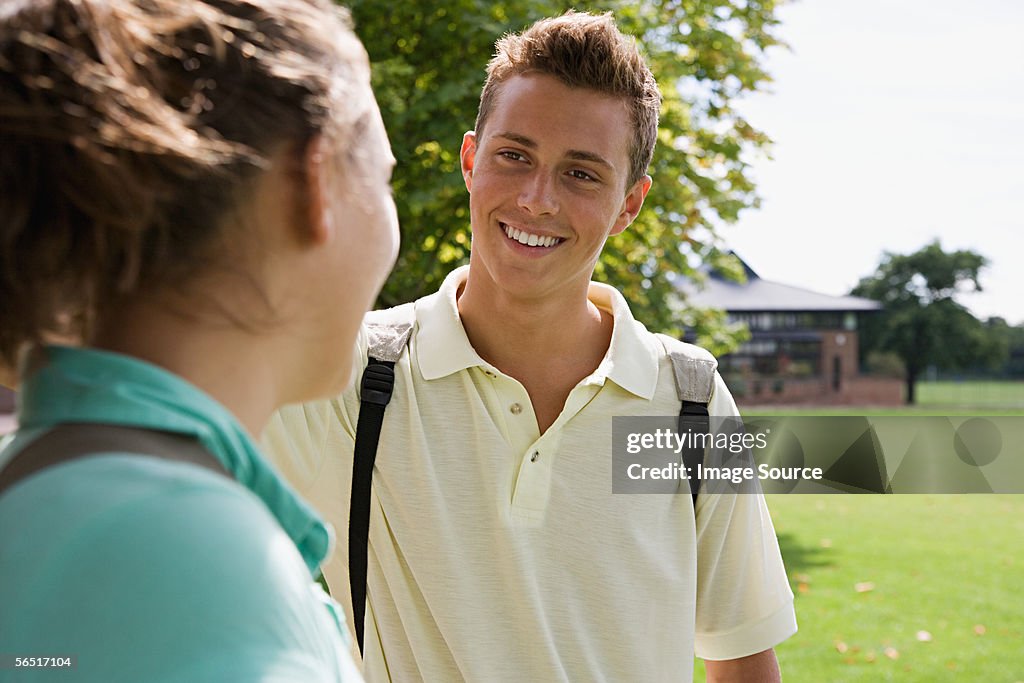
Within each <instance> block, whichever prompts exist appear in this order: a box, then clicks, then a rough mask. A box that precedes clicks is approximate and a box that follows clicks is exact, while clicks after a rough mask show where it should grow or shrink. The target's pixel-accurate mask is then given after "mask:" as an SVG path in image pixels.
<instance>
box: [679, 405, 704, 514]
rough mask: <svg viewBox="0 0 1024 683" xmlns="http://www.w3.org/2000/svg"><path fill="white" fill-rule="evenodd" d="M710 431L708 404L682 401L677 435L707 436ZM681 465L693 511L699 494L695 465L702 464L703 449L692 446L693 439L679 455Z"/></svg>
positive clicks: (689, 440) (698, 481)
mask: <svg viewBox="0 0 1024 683" xmlns="http://www.w3.org/2000/svg"><path fill="white" fill-rule="evenodd" d="M710 429H711V418H710V417H709V416H708V404H707V403H699V402H697V401H686V400H684V401H683V405H682V407H680V409H679V433H680V434H683V433H685V432H692V433H694V434H707V433H708V432H709V431H710ZM681 455H682V458H683V465H684V466H685V467H686V471H687V478H688V479H689V480H690V493H691V495H692V496H693V509H694V510H696V509H697V496H698V495H699V494H700V482H701V480H700V478H698V477H697V465H698V464H704V449H703V448H697V447H696V446H694V445H693V439H687V442H686V447H685V448H683V451H682V453H681Z"/></svg>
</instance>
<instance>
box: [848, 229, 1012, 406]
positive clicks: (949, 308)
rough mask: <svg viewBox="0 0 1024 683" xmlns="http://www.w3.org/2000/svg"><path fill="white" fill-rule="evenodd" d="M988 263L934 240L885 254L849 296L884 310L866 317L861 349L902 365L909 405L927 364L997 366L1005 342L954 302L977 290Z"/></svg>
mask: <svg viewBox="0 0 1024 683" xmlns="http://www.w3.org/2000/svg"><path fill="white" fill-rule="evenodd" d="M986 263H987V261H986V259H985V258H984V257H983V256H981V255H980V254H978V253H976V252H974V251H970V250H962V251H954V252H946V251H943V249H942V245H941V244H940V243H939V242H938V241H937V240H936V241H935V242H932V243H931V244H928V245H926V246H925V247H922V248H921V249H920V250H918V251H916V252H914V253H913V254H907V255H902V254H893V253H889V252H886V253H885V254H884V255H883V257H882V261H881V263H880V264H879V265H878V269H877V270H876V272H875V273H874V274H873V275H871V276H869V277H866V278H862V279H861V281H860V283H859V284H858V285H857V286H856V287H855V288H854V289H853V291H852V294H854V295H856V296H863V297H867V298H868V299H874V300H875V301H878V302H881V303H882V304H883V305H884V310H883V312H882V313H881V314H879V315H878V316H873V317H870V318H868V319H867V320H865V321H864V325H863V328H862V330H863V331H862V332H861V352H862V353H864V354H867V353H870V352H872V351H876V350H878V351H891V352H894V353H896V354H897V355H898V356H899V357H900V358H901V359H902V360H903V363H904V365H905V366H906V381H907V403H914V398H915V394H914V389H915V386H916V383H917V380H918V378H919V376H920V375H921V373H922V372H923V371H924V370H925V368H927V367H929V366H935V367H936V368H941V369H957V368H964V367H968V366H971V365H977V364H983V365H992V366H994V365H998V364H1000V363H1002V362H1003V361H1004V359H1005V355H1006V347H1005V345H1001V344H1000V343H999V342H998V340H997V338H996V337H994V336H993V335H991V334H990V333H989V332H988V330H987V329H986V327H985V325H984V324H983V323H982V322H981V321H979V320H978V319H977V318H975V317H974V316H973V315H972V314H971V312H970V311H968V310H967V309H966V308H965V307H964V306H963V305H962V304H960V303H959V302H958V301H956V299H955V297H956V296H957V295H959V294H962V293H966V292H971V291H981V285H980V283H979V282H978V277H979V274H980V272H981V270H982V268H984V267H985V265H986Z"/></svg>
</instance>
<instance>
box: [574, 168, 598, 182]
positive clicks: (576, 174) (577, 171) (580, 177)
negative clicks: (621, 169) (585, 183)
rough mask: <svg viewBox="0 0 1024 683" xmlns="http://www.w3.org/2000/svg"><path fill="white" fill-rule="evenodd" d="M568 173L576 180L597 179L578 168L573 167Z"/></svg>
mask: <svg viewBox="0 0 1024 683" xmlns="http://www.w3.org/2000/svg"><path fill="white" fill-rule="evenodd" d="M569 175H571V176H572V177H573V178H576V179H578V180H590V181H596V180H597V178H595V177H594V176H592V175H590V174H589V173H587V172H586V171H583V170H580V169H578V168H574V169H573V170H571V171H569Z"/></svg>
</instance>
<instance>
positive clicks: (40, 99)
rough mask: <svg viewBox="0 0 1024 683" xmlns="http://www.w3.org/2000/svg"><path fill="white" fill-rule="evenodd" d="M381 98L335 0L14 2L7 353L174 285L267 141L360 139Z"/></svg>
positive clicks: (9, 36) (1, 275)
mask: <svg viewBox="0 0 1024 683" xmlns="http://www.w3.org/2000/svg"><path fill="white" fill-rule="evenodd" d="M371 105H372V95H371V94H370V88H369V62H368V60H367V57H366V52H365V50H363V48H362V45H361V44H360V43H359V41H358V39H357V38H356V37H355V35H354V34H353V33H352V30H351V28H350V25H349V20H348V15H347V14H346V13H345V12H344V11H342V10H340V9H339V8H337V7H336V6H334V5H333V4H332V3H331V2H330V1H329V0H33V1H31V2H15V3H14V4H13V5H11V4H8V5H7V6H6V7H5V8H4V9H2V10H0V112H2V116H0V140H3V143H2V145H0V358H3V359H4V360H6V361H7V362H11V361H12V360H13V359H14V357H15V356H16V355H17V352H18V349H19V348H20V347H22V346H23V345H24V344H25V343H38V342H40V341H44V340H45V339H47V338H50V337H53V336H68V337H72V338H76V337H78V336H80V335H81V334H82V333H83V332H84V331H86V330H88V329H89V326H90V325H91V324H92V323H94V322H95V320H97V319H99V318H101V317H102V314H103V313H104V312H105V311H109V310H111V307H112V306H115V305H116V303H117V300H118V298H119V297H124V296H128V295H131V294H133V293H136V292H138V291H140V290H144V289H145V288H156V287H159V286H165V285H169V284H171V283H174V282H180V281H181V279H182V276H183V274H191V272H192V271H193V270H194V269H196V263H197V262H202V261H203V260H204V259H208V258H209V252H211V251H212V247H211V245H213V244H215V240H216V239H217V238H218V235H217V230H216V229H215V228H216V227H217V226H218V225H220V223H221V221H222V220H223V218H224V216H226V215H228V214H229V213H230V212H231V211H232V210H234V209H235V208H236V207H237V206H238V202H239V199H240V197H241V196H243V192H244V188H245V187H246V186H247V181H248V180H249V179H250V178H252V177H253V176H255V174H256V172H257V171H258V170H259V169H260V168H264V167H265V165H266V162H267V159H268V158H270V156H271V155H272V154H273V153H275V152H276V151H277V150H279V149H283V148H285V147H284V145H295V144H300V145H302V148H303V149H304V148H305V145H306V144H308V142H309V141H310V140H311V139H312V137H313V136H314V135H316V134H317V133H319V132H321V131H322V132H324V133H325V134H328V133H329V134H330V135H331V136H332V137H334V138H335V139H337V140H338V141H339V142H338V144H339V145H341V148H342V149H345V148H346V146H349V145H354V144H356V143H355V138H356V137H357V136H358V129H359V127H360V126H361V125H363V123H364V121H365V120H367V118H366V116H367V114H368V112H370V111H371Z"/></svg>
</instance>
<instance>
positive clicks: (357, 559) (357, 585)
mask: <svg viewBox="0 0 1024 683" xmlns="http://www.w3.org/2000/svg"><path fill="white" fill-rule="evenodd" d="M415 321H416V312H415V309H414V308H413V304H412V303H408V304H402V305H401V306H396V307H395V308H389V309H387V310H385V311H374V312H372V313H370V314H369V315H367V317H366V320H365V329H366V334H367V338H368V339H367V341H368V344H367V347H368V353H367V356H368V357H369V358H368V362H367V365H366V369H365V370H364V371H363V378H362V381H361V382H360V384H359V397H360V398H359V419H358V421H357V422H356V443H355V452H354V454H353V459H352V494H351V497H350V499H349V516H348V570H349V573H348V578H349V589H350V590H351V592H352V615H353V620H354V622H355V628H356V641H357V642H358V643H359V651H360V652H362V650H363V622H364V620H365V618H366V570H367V543H368V542H369V537H370V487H371V486H372V484H373V464H374V462H375V461H376V459H377V444H378V443H379V442H380V430H381V428H382V427H383V426H384V410H385V409H386V408H387V405H388V403H389V402H390V401H391V394H392V393H393V391H394V388H395V363H396V362H398V359H399V358H401V356H402V353H403V352H404V351H405V347H406V346H407V345H408V344H409V338H410V337H411V336H412V330H413V325H414V324H415Z"/></svg>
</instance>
